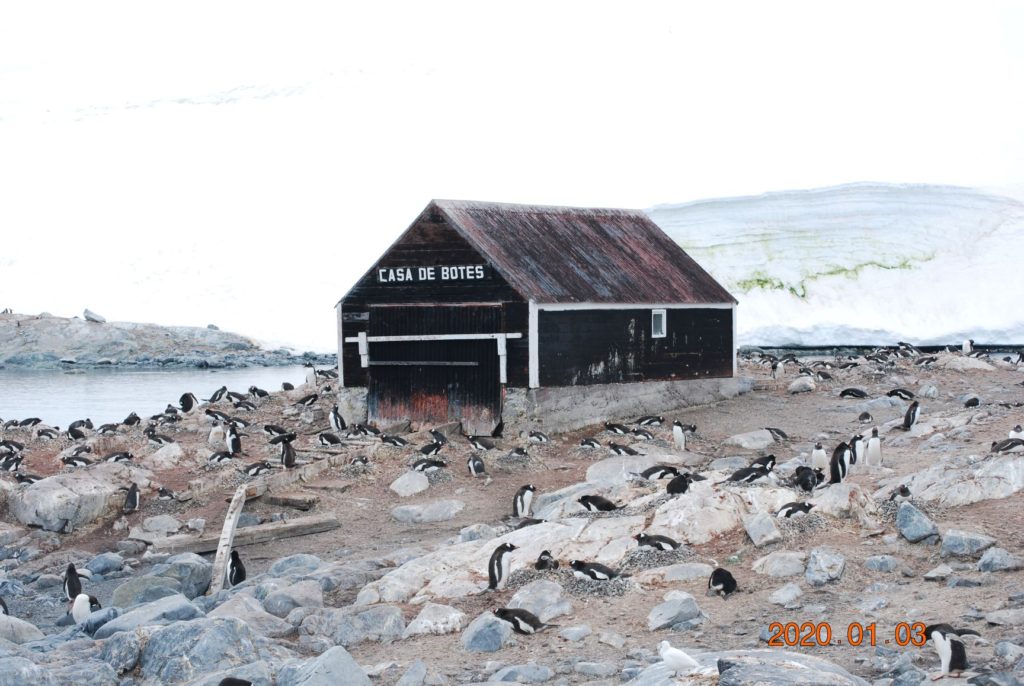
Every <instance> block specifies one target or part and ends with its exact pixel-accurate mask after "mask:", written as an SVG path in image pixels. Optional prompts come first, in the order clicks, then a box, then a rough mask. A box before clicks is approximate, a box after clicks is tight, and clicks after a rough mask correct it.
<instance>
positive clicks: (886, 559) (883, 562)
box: [864, 555, 899, 572]
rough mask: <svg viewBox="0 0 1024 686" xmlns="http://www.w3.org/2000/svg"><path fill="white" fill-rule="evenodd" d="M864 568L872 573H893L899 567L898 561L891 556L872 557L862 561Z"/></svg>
mask: <svg viewBox="0 0 1024 686" xmlns="http://www.w3.org/2000/svg"><path fill="white" fill-rule="evenodd" d="M864 566H865V567H867V568H868V569H870V570H871V571H873V572H893V571H896V568H897V567H899V560H897V559H896V558H895V557H893V556H892V555H872V556H871V557H869V558H868V559H866V560H864Z"/></svg>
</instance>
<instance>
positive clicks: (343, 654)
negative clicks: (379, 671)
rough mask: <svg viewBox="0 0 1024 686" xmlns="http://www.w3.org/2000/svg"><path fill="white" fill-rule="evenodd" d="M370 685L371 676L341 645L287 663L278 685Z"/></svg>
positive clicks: (282, 669) (278, 678)
mask: <svg viewBox="0 0 1024 686" xmlns="http://www.w3.org/2000/svg"><path fill="white" fill-rule="evenodd" d="M335 684H338V685H344V686H370V678H369V677H368V676H366V672H364V671H363V668H362V667H360V666H359V663H358V662H356V661H355V660H354V659H352V656H351V655H349V653H348V651H347V650H345V649H344V648H342V647H341V646H335V647H333V648H330V649H328V650H326V651H325V652H324V653H323V654H322V655H320V656H318V657H315V658H313V659H312V660H305V661H296V662H289V663H286V664H285V665H284V666H283V667H282V668H281V672H280V674H279V675H278V677H277V686H334V685H335Z"/></svg>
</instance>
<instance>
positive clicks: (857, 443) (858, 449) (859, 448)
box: [850, 434, 864, 465]
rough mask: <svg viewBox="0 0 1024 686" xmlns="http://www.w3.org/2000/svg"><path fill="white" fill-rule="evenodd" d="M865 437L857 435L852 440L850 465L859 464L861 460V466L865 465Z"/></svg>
mask: <svg viewBox="0 0 1024 686" xmlns="http://www.w3.org/2000/svg"><path fill="white" fill-rule="evenodd" d="M863 458H864V436H863V435H862V434H855V435H854V436H853V438H851V439H850V464H851V465H853V464H857V460H861V464H863V463H864V460H863Z"/></svg>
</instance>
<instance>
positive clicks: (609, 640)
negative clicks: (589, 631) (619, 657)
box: [597, 631, 626, 648]
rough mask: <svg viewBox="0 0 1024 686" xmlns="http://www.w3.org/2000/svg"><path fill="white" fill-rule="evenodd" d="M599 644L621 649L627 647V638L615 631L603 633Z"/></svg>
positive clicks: (598, 639) (599, 638) (599, 637)
mask: <svg viewBox="0 0 1024 686" xmlns="http://www.w3.org/2000/svg"><path fill="white" fill-rule="evenodd" d="M597 641H598V643H604V644H605V645H610V646H611V647H612V648H621V647H622V646H624V645H626V638H625V637H624V636H622V635H621V634H617V633H615V632H614V631H603V632H601V634H600V635H598V637H597Z"/></svg>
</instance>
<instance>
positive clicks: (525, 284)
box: [425, 200, 736, 304]
mask: <svg viewBox="0 0 1024 686" xmlns="http://www.w3.org/2000/svg"><path fill="white" fill-rule="evenodd" d="M432 208H436V209H437V210H438V211H440V212H442V213H443V214H444V215H446V217H447V218H448V220H449V221H450V223H451V224H452V226H454V227H455V229H456V230H458V231H459V232H460V233H462V234H463V235H464V236H465V237H466V238H467V239H468V240H469V241H470V242H471V243H472V244H474V245H475V246H476V247H477V248H478V249H479V250H480V252H481V253H482V254H483V255H484V256H485V257H487V258H488V259H489V260H491V263H492V265H493V267H494V268H495V270H497V271H498V273H500V274H501V275H502V276H503V277H504V278H505V279H506V280H507V281H508V282H509V284H510V285H511V286H512V287H513V288H514V289H516V290H517V291H518V292H519V293H521V294H522V295H523V297H524V298H526V299H529V300H534V301H536V302H539V303H665V304H670V303H687V304H725V303H735V302H736V299H735V298H733V297H732V295H730V294H729V292H728V291H726V290H725V288H723V287H722V286H721V284H719V283H718V282H717V281H715V280H714V279H713V278H712V277H711V275H710V274H708V273H707V272H706V271H704V269H703V268H701V266H700V265H699V264H697V263H696V262H695V261H694V260H693V258H691V257H690V256H689V255H687V254H686V253H685V252H684V251H683V249H682V248H680V247H679V245H677V244H676V242H675V241H673V240H672V239H671V238H669V237H668V235H666V234H665V232H664V231H662V230H661V229H660V228H658V226H657V225H656V224H655V223H654V222H653V221H651V219H650V218H649V217H647V215H645V214H644V213H643V212H641V211H640V210H616V209H598V208H580V207H545V206H538V205H510V204H505V203H490V202H469V201H462V200H434V201H432V202H431V205H430V206H428V207H427V209H426V210H425V212H430V211H431V209H432Z"/></svg>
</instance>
